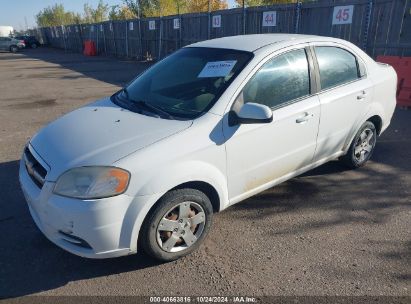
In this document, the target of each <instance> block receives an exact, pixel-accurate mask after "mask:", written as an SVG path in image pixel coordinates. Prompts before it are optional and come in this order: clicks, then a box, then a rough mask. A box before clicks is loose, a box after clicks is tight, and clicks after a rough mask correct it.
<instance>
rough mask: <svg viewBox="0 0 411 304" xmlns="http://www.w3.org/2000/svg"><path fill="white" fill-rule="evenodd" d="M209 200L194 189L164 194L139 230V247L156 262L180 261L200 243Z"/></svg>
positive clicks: (207, 221) (208, 219)
mask: <svg viewBox="0 0 411 304" xmlns="http://www.w3.org/2000/svg"><path fill="white" fill-rule="evenodd" d="M212 215H213V207H212V205H211V202H210V199H209V198H208V197H207V196H206V195H205V194H204V193H203V192H201V191H198V190H195V189H177V190H173V191H170V192H169V193H167V194H165V195H164V196H163V197H162V198H161V199H160V201H159V202H158V203H157V205H156V206H155V207H154V209H153V210H152V211H151V212H150V214H149V215H148V216H147V218H146V220H145V221H144V224H143V227H142V234H141V238H140V240H141V243H140V244H141V247H142V248H143V250H144V251H145V252H146V253H147V254H149V255H151V256H152V257H154V258H156V259H158V260H160V261H173V260H176V259H178V258H181V257H183V256H185V255H187V254H189V253H191V252H193V251H194V250H195V249H197V248H198V247H199V246H200V244H201V243H202V242H203V240H204V239H205V237H206V236H207V234H208V231H209V230H210V227H211V223H212Z"/></svg>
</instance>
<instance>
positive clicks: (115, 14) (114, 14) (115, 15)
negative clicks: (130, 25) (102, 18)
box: [108, 5, 137, 20]
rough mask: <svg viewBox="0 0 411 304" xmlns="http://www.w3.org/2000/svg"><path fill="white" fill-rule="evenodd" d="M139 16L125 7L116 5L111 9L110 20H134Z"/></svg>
mask: <svg viewBox="0 0 411 304" xmlns="http://www.w3.org/2000/svg"><path fill="white" fill-rule="evenodd" d="M136 17H137V15H136V14H135V13H134V12H133V11H132V10H131V9H130V8H128V7H127V6H125V5H114V6H112V7H111V10H110V13H109V15H108V18H109V19H110V20H126V19H134V18H136Z"/></svg>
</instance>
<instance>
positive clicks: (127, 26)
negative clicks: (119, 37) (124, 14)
mask: <svg viewBox="0 0 411 304" xmlns="http://www.w3.org/2000/svg"><path fill="white" fill-rule="evenodd" d="M126 57H127V58H128V21H127V20H126Z"/></svg>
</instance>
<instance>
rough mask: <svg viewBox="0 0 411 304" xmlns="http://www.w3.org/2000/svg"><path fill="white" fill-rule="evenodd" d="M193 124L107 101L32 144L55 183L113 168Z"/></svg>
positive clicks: (55, 124) (58, 123) (63, 122)
mask: <svg viewBox="0 0 411 304" xmlns="http://www.w3.org/2000/svg"><path fill="white" fill-rule="evenodd" d="M191 124H192V121H179V120H167V119H161V118H156V117H150V116H146V115H142V114H138V113H134V112H131V111H128V110H125V109H123V108H121V107H119V106H117V105H115V104H113V103H112V102H111V101H110V99H109V98H107V99H103V100H100V101H97V102H95V103H92V104H90V105H87V106H85V107H82V108H80V109H77V110H75V111H73V112H71V113H69V114H66V115H64V116H63V117H61V118H59V119H57V120H56V121H54V122H52V123H50V124H49V125H47V126H46V127H44V128H43V129H42V130H41V131H40V132H38V133H37V134H36V135H35V136H34V137H33V138H32V139H31V141H30V144H31V146H32V148H33V149H34V150H35V151H36V152H37V154H38V155H39V156H40V157H41V158H42V160H43V161H44V162H45V163H47V164H48V165H49V167H50V171H49V172H48V174H47V177H46V179H47V180H49V181H53V180H56V179H57V178H58V176H59V175H60V174H61V173H63V172H64V171H66V170H68V169H71V168H74V167H80V166H93V165H105V166H107V165H111V164H113V163H114V162H115V161H117V160H119V159H120V158H122V157H124V156H127V155H129V154H130V153H133V152H135V151H137V150H140V149H142V148H144V147H147V146H149V145H151V144H153V143H155V142H157V141H160V140H161V139H164V138H166V137H169V136H171V135H173V134H176V133H178V132H181V131H182V130H184V129H186V128H188V127H190V126H191Z"/></svg>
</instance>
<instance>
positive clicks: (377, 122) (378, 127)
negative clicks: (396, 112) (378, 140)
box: [366, 115, 382, 135]
mask: <svg viewBox="0 0 411 304" xmlns="http://www.w3.org/2000/svg"><path fill="white" fill-rule="evenodd" d="M366 121H370V122H372V123H373V124H374V126H375V129H376V131H377V134H378V135H380V133H381V129H382V118H381V117H380V116H379V115H373V116H371V117H369V118H368V119H367V120H366Z"/></svg>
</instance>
